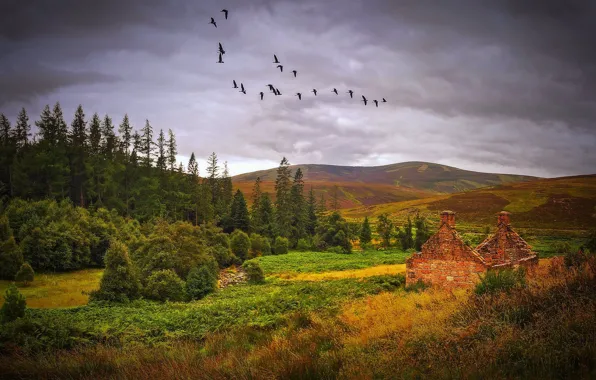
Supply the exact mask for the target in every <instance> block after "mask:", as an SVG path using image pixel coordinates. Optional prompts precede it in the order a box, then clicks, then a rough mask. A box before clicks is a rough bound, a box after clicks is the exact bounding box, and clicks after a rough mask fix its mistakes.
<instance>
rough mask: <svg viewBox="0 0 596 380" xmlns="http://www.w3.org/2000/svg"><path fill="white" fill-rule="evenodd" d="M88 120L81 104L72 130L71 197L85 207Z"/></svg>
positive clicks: (74, 201)
mask: <svg viewBox="0 0 596 380" xmlns="http://www.w3.org/2000/svg"><path fill="white" fill-rule="evenodd" d="M86 127H87V122H86V121H85V113H84V112H83V106H82V105H79V106H78V107H77V110H76V112H75V116H74V120H73V121H72V124H71V131H70V136H69V138H70V149H71V157H70V178H71V185H70V187H71V199H72V201H73V203H75V204H78V205H79V206H81V207H85V194H84V188H85V183H86V180H87V179H86V173H85V160H86V154H87V130H86Z"/></svg>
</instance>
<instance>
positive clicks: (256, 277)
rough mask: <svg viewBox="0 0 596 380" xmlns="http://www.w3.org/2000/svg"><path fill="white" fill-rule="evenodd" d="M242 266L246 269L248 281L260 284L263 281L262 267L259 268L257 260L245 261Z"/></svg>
mask: <svg viewBox="0 0 596 380" xmlns="http://www.w3.org/2000/svg"><path fill="white" fill-rule="evenodd" d="M242 268H244V270H245V271H246V275H247V276H248V282H250V283H252V284H262V283H263V282H265V275H264V274H263V269H262V268H261V265H259V263H258V261H255V260H248V261H245V262H244V264H242Z"/></svg>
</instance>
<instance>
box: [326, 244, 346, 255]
mask: <svg viewBox="0 0 596 380" xmlns="http://www.w3.org/2000/svg"><path fill="white" fill-rule="evenodd" d="M327 252H331V253H338V254H344V253H346V251H345V250H344V249H343V248H342V247H340V246H335V247H329V248H327Z"/></svg>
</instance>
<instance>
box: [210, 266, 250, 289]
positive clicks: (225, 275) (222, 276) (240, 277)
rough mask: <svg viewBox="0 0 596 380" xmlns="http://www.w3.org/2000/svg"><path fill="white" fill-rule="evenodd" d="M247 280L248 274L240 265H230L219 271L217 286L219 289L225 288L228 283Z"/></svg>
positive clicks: (239, 282)
mask: <svg viewBox="0 0 596 380" xmlns="http://www.w3.org/2000/svg"><path fill="white" fill-rule="evenodd" d="M247 280H248V276H247V275H246V272H245V271H244V269H243V268H242V267H236V266H235V265H232V266H231V267H229V268H226V269H223V270H221V271H220V272H219V280H218V282H217V283H218V287H219V288H220V289H223V288H226V287H228V286H230V285H236V284H241V283H243V282H246V281H247Z"/></svg>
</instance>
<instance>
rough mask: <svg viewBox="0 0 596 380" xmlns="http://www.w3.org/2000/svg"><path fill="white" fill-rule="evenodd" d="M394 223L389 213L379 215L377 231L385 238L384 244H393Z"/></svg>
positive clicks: (387, 245) (385, 245) (386, 245)
mask: <svg viewBox="0 0 596 380" xmlns="http://www.w3.org/2000/svg"><path fill="white" fill-rule="evenodd" d="M393 229H394V225H393V222H392V221H391V219H389V215H387V214H381V215H379V216H378V217H377V233H378V234H379V236H380V237H381V239H382V240H383V246H384V247H389V246H391V237H392V236H393Z"/></svg>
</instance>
